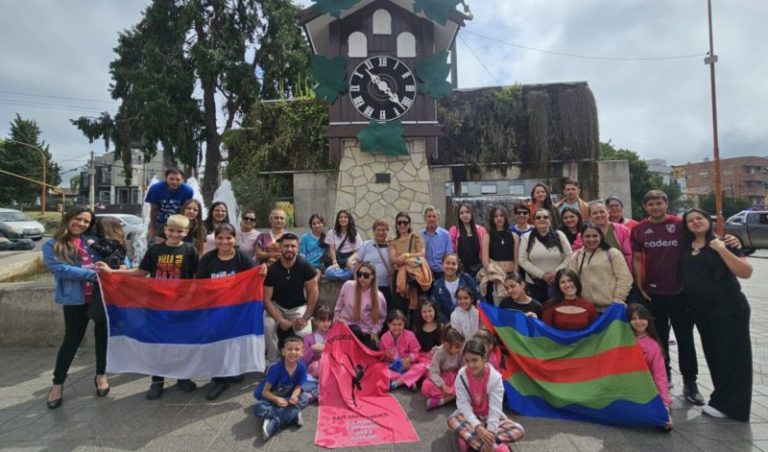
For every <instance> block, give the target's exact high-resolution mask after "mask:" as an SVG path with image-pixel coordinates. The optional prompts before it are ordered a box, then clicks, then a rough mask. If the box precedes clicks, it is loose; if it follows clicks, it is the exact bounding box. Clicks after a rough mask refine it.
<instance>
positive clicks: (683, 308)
mask: <svg viewBox="0 0 768 452" xmlns="http://www.w3.org/2000/svg"><path fill="white" fill-rule="evenodd" d="M650 308H651V313H652V314H653V317H654V322H653V324H654V326H655V327H656V332H657V333H659V342H661V348H662V350H663V351H664V362H665V364H666V366H667V374H669V371H670V363H669V327H670V324H671V326H672V329H673V330H674V332H675V338H676V339H677V354H678V364H679V366H680V373H681V374H683V382H684V383H686V384H690V383H696V377H697V376H698V373H699V364H698V362H697V361H696V345H695V344H694V342H693V314H692V313H691V310H690V308H689V307H688V300H687V299H686V298H685V296H684V295H683V294H677V295H651V303H650Z"/></svg>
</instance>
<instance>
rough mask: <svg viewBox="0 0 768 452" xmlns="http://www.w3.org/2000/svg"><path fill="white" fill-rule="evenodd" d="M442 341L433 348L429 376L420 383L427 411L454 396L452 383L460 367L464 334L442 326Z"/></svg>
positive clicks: (441, 404)
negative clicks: (425, 399)
mask: <svg viewBox="0 0 768 452" xmlns="http://www.w3.org/2000/svg"><path fill="white" fill-rule="evenodd" d="M442 333H443V343H442V345H440V346H438V347H437V348H435V352H434V353H433V354H432V362H431V363H430V364H429V378H427V379H426V380H424V383H422V385H421V393H422V394H423V395H424V397H426V398H427V411H429V410H434V409H435V408H437V407H439V406H443V405H445V404H446V403H448V402H451V401H453V399H455V398H456V389H455V387H454V383H455V380H456V374H457V373H458V372H459V368H460V367H461V347H463V346H464V341H465V338H464V335H463V334H461V331H459V330H457V329H456V328H454V327H452V326H450V325H446V326H445V327H444V328H443V331H442Z"/></svg>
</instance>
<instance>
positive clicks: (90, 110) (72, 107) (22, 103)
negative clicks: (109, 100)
mask: <svg viewBox="0 0 768 452" xmlns="http://www.w3.org/2000/svg"><path fill="white" fill-rule="evenodd" d="M0 104H3V105H16V106H21V107H33V108H41V109H44V110H58V111H78V112H85V113H101V112H103V111H104V109H100V108H94V107H86V106H80V105H63V104H53V103H45V102H36V101H31V100H21V99H0Z"/></svg>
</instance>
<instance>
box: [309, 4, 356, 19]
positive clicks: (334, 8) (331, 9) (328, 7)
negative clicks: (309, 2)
mask: <svg viewBox="0 0 768 452" xmlns="http://www.w3.org/2000/svg"><path fill="white" fill-rule="evenodd" d="M358 3H360V0H315V5H314V6H315V8H317V9H318V10H319V11H320V12H321V13H323V14H330V15H331V16H334V17H341V12H342V11H344V10H345V9H349V8H351V7H353V6H355V5H357V4H358Z"/></svg>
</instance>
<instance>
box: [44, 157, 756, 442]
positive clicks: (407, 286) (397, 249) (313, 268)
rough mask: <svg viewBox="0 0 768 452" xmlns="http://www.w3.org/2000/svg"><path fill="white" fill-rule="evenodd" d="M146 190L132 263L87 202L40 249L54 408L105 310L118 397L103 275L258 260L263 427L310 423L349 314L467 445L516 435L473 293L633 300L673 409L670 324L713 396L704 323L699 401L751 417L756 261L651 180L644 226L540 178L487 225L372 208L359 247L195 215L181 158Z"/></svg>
mask: <svg viewBox="0 0 768 452" xmlns="http://www.w3.org/2000/svg"><path fill="white" fill-rule="evenodd" d="M146 201H147V202H149V203H150V204H151V205H152V209H151V214H152V217H151V224H150V230H149V235H150V239H151V243H154V244H153V245H152V246H151V247H150V248H149V249H148V251H147V253H146V254H145V256H144V257H143V259H142V260H141V262H140V264H139V265H138V266H137V267H135V268H129V267H128V266H127V265H126V264H127V261H126V259H125V247H124V239H123V238H122V235H121V231H120V230H119V225H117V226H115V224H113V223H112V222H110V221H108V219H103V220H101V221H100V222H99V224H98V227H97V228H96V229H95V230H94V216H93V212H91V211H90V210H88V209H85V208H75V209H72V210H71V211H70V212H68V213H67V214H66V215H65V218H64V221H62V224H61V226H60V228H59V230H58V231H57V233H56V234H55V235H54V237H53V238H52V239H51V240H50V241H49V242H47V243H46V244H45V246H44V249H43V253H44V258H45V262H46V263H47V265H48V266H49V268H50V269H51V271H52V272H53V273H54V275H55V278H56V302H57V303H60V304H63V305H64V318H65V338H64V342H63V344H62V346H61V348H60V350H59V354H58V356H57V361H56V370H55V372H54V381H53V383H54V385H53V387H52V388H51V391H50V392H49V394H48V406H49V407H50V408H57V407H58V406H60V405H61V403H62V400H63V394H62V393H63V390H62V384H63V383H64V380H65V378H66V375H67V371H68V369H69V365H70V363H71V361H72V359H73V357H74V354H75V351H76V349H77V346H78V345H79V343H80V341H81V340H82V337H83V335H84V333H85V328H86V326H87V323H88V321H89V319H93V320H94V321H95V322H96V329H95V334H96V361H97V363H96V367H97V368H96V376H95V378H94V384H95V386H96V391H97V395H102V396H103V395H106V393H108V391H109V385H108V382H107V379H106V375H105V361H106V341H107V337H106V326H105V325H104V321H103V317H104V315H103V309H101V312H99V311H100V305H101V302H100V300H98V290H94V284H95V283H96V272H97V271H104V272H110V271H117V272H125V273H128V274H131V275H135V276H139V277H146V276H149V277H153V278H182V279H183V278H219V277H227V276H230V275H232V274H235V273H237V272H241V271H245V270H247V269H250V268H252V267H253V266H255V265H263V267H262V269H263V270H262V271H263V272H264V273H265V274H266V276H265V280H264V306H265V311H266V312H265V320H264V327H265V328H264V335H265V342H266V349H267V361H268V362H269V363H271V364H273V365H271V366H270V367H269V369H268V370H267V372H266V376H265V379H264V380H263V381H262V382H261V384H260V385H259V387H258V388H257V389H256V391H255V394H254V395H255V397H256V399H257V404H256V407H255V413H256V415H257V416H259V417H262V418H263V419H264V423H263V429H264V434H265V438H268V437H270V436H271V435H273V434H274V433H276V432H277V431H278V430H279V429H280V428H282V427H283V426H285V425H288V424H301V422H302V420H301V409H302V408H303V407H305V406H306V405H307V404H308V403H310V402H311V401H312V400H313V398H315V397H316V396H317V384H316V382H317V378H318V371H317V361H318V360H319V357H320V354H321V353H322V350H323V344H324V338H325V334H326V333H327V332H328V330H329V329H330V326H331V323H332V322H333V321H340V322H344V323H345V324H347V325H348V326H349V328H350V330H351V331H352V332H353V333H354V334H355V335H356V336H357V337H358V338H359V339H360V342H361V343H362V344H364V345H365V346H366V347H369V348H370V349H372V350H381V351H383V352H384V355H385V356H386V359H387V361H388V365H389V372H390V379H391V388H392V389H395V388H398V387H401V386H403V387H410V388H415V387H417V386H418V385H420V388H421V392H422V394H423V395H424V396H425V398H426V406H427V408H428V409H433V408H436V407H438V406H442V405H445V404H448V403H453V402H454V401H455V403H456V406H457V410H456V412H455V413H454V414H453V415H452V416H451V417H450V418H449V425H450V427H451V428H452V429H453V430H455V431H456V432H457V433H458V435H459V438H460V445H461V447H462V449H464V448H467V449H478V450H480V449H483V450H488V449H489V448H493V447H496V446H499V445H502V444H506V443H509V442H512V441H516V440H518V439H520V438H521V437H522V435H523V428H522V427H521V426H520V425H519V424H517V423H515V422H513V421H512V420H510V419H507V418H506V416H505V415H504V413H503V411H502V398H503V386H502V380H501V375H500V373H499V372H498V367H499V364H500V363H499V360H500V359H501V349H500V347H499V345H498V344H496V341H495V338H494V336H493V335H492V334H490V333H489V332H488V331H487V330H485V329H484V328H482V326H481V324H480V320H479V314H478V310H477V307H476V304H477V302H478V301H481V300H482V301H486V302H489V303H494V304H495V305H497V306H499V307H501V308H505V309H511V310H516V311H521V312H523V313H524V314H525V315H527V316H531V317H535V318H538V319H540V320H541V321H543V322H545V323H546V324H548V325H550V326H552V327H554V328H557V329H562V330H580V329H584V328H587V327H588V326H589V325H590V324H591V323H592V322H594V321H595V320H596V319H597V318H598V316H599V315H600V314H601V312H602V311H604V310H605V309H606V308H607V307H608V306H609V305H611V304H612V303H622V304H628V305H629V306H628V309H627V313H628V314H627V315H628V320H629V322H630V325H631V326H632V328H633V330H634V331H635V333H636V336H637V337H638V344H639V345H640V347H641V349H642V351H643V353H644V355H645V357H646V359H647V361H648V364H649V369H650V371H651V374H652V376H653V378H654V381H655V382H656V386H657V387H658V389H659V393H660V395H661V397H662V400H663V401H664V403H665V405H666V406H667V407H668V408H669V407H670V405H671V398H670V396H669V391H668V388H670V387H671V386H672V379H671V372H670V362H669V331H670V326H671V328H672V329H673V330H674V333H675V337H676V339H677V345H678V352H679V353H678V354H679V370H680V373H681V374H682V379H683V395H684V396H685V398H686V399H687V400H688V401H689V402H691V403H694V404H696V405H704V404H705V400H704V398H703V396H702V395H701V393H700V392H699V390H698V387H697V383H696V380H697V373H698V364H697V361H696V351H695V346H694V339H693V328H694V325H695V326H696V327H697V329H698V331H699V334H700V336H701V341H702V346H703V349H704V355H705V358H706V360H707V365H708V366H709V369H710V374H711V376H712V382H713V385H714V391H713V392H712V394H711V397H710V400H709V402H708V403H707V404H706V406H704V409H703V410H704V412H705V413H706V414H709V415H712V416H716V417H730V418H733V419H736V420H741V421H748V420H749V411H750V404H751V390H752V360H751V344H750V334H749V314H750V310H749V305H748V303H747V300H746V298H745V297H744V295H743V293H742V292H741V287H740V285H739V282H738V279H737V278H748V277H749V276H750V275H751V272H752V268H751V266H750V264H749V263H748V262H747V260H746V258H744V257H743V256H742V254H741V252H740V250H739V249H738V247H733V246H731V245H737V243H738V240H735V242H736V243H731V242H734V240H733V239H731V240H728V239H727V238H725V242H724V241H723V240H722V239H721V238H718V237H715V235H714V233H713V231H712V222H711V219H710V217H709V215H708V214H706V213H705V212H703V211H701V210H698V209H691V210H689V211H687V212H686V213H685V214H684V215H683V217H682V218H681V217H678V216H674V215H669V214H668V213H667V209H668V199H667V197H666V195H665V194H664V193H663V192H661V191H659V190H651V191H650V192H648V193H647V194H646V196H645V198H644V201H643V206H644V209H645V212H646V214H647V217H646V218H645V219H643V220H641V221H634V220H630V219H627V218H625V217H624V214H623V205H622V203H621V201H620V200H619V199H618V198H613V197H612V198H608V199H606V200H605V201H602V200H597V201H592V202H589V203H587V202H585V201H584V200H582V199H581V198H580V189H579V185H578V183H577V182H576V181H573V180H567V181H565V183H564V190H563V198H562V200H561V201H560V202H559V203H557V204H555V203H553V202H552V197H551V193H550V191H549V188H548V187H547V186H546V185H545V184H541V183H540V184H537V185H536V186H535V187H534V189H533V190H532V192H531V198H530V202H521V203H518V204H516V205H515V206H514V208H513V209H512V211H511V212H507V211H506V210H505V209H504V208H503V207H493V208H491V209H490V211H489V212H488V217H487V219H485V221H483V219H482V218H476V215H475V212H473V210H472V207H471V206H470V205H468V204H462V205H460V206H459V208H458V211H457V220H458V221H457V224H456V225H454V226H451V228H450V229H449V230H446V229H444V228H442V227H441V226H440V212H439V210H438V209H437V208H434V207H429V208H427V209H426V210H425V212H424V219H425V223H426V225H425V227H424V228H423V229H421V231H419V232H417V231H416V230H414V227H413V225H412V223H411V217H410V215H408V213H406V212H400V213H398V214H397V215H396V216H395V218H394V236H391V234H390V224H389V222H388V221H387V220H386V219H379V220H377V221H376V222H374V224H373V230H372V231H371V232H372V237H373V238H372V239H370V240H366V241H364V240H362V238H361V236H360V234H359V233H358V231H357V228H356V225H355V221H354V218H353V216H352V214H351V213H350V212H348V211H344V210H342V211H339V212H338V213H337V214H336V216H335V221H334V224H333V228H331V229H328V230H326V227H325V221H324V219H323V218H322V216H320V215H318V214H313V215H312V216H311V218H310V221H309V226H310V231H309V232H307V233H305V234H303V235H302V236H301V237H298V236H296V235H295V234H294V233H292V232H290V231H288V230H287V229H286V214H285V212H284V211H282V210H281V209H273V210H272V211H271V212H270V216H269V224H270V228H269V230H268V231H265V232H261V233H260V232H259V231H256V230H255V228H254V226H255V224H256V220H257V217H256V214H255V213H254V212H253V211H251V210H246V211H244V212H243V213H242V216H241V223H240V227H239V228H235V227H234V226H232V225H231V224H230V220H229V210H228V206H227V205H226V204H224V203H222V202H215V203H213V205H212V206H211V208H210V209H209V214H208V216H207V218H206V219H205V220H203V218H202V215H203V212H202V206H201V205H200V203H199V202H197V201H195V200H194V199H192V191H191V189H189V187H188V186H186V184H184V183H183V179H182V175H181V173H180V172H179V171H178V170H175V169H171V170H168V172H166V178H165V181H163V182H160V183H158V184H155V185H153V186H152V187H150V190H149V192H148V194H147V199H146ZM480 223H484V224H485V227H483V226H482V225H481V224H480ZM94 231H95V232H96V234H94V233H93V232H94ZM321 277H324V278H326V279H328V280H341V281H345V282H344V283H343V284H342V286H341V289H340V293H339V296H338V299H337V300H335V304H334V300H322V302H318V294H319V286H318V284H319V280H320V278H321ZM313 323H314V329H313ZM281 355H282V356H281ZM241 379H242V376H240V377H237V376H235V377H233V376H226V377H220V378H215V379H214V380H213V384H212V385H211V387H210V389H209V391H208V393H207V394H206V395H207V398H208V399H211V400H213V399H216V398H217V397H218V396H219V395H220V394H221V393H222V392H224V391H225V390H226V389H227V387H228V386H229V384H230V383H231V382H232V381H233V380H234V381H239V380H241ZM178 387H179V388H180V389H181V390H183V391H192V390H194V389H195V383H194V382H192V381H190V380H179V381H178ZM162 393H163V377H162V376H154V377H152V382H151V385H150V388H149V390H148V392H147V394H146V396H147V398H148V399H157V398H159V397H161V396H162ZM671 425H672V422H671V417H670V419H669V424H668V426H669V427H670V428H671Z"/></svg>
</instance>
